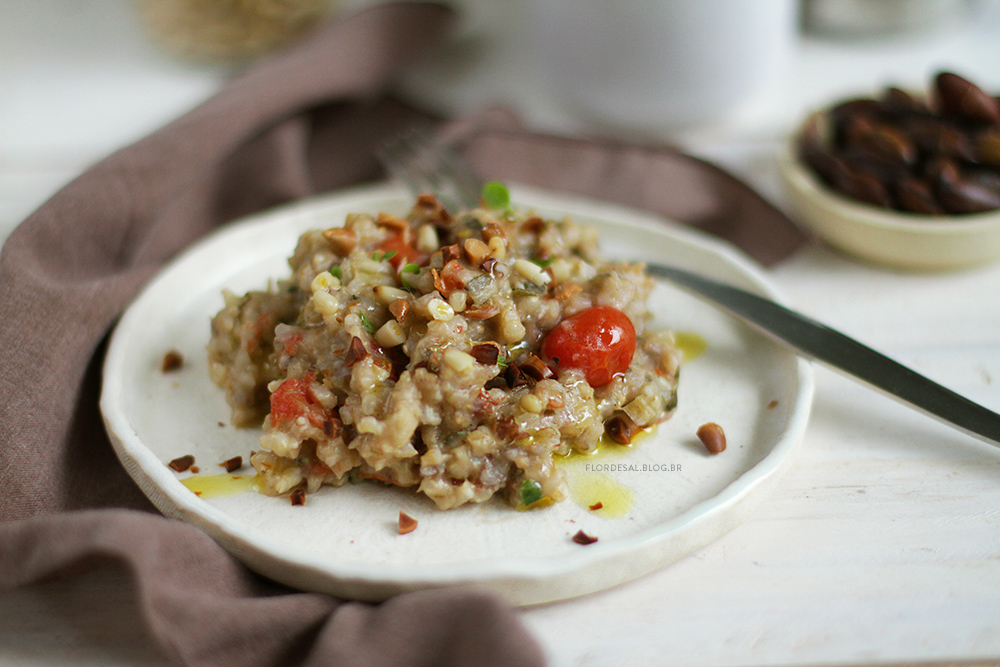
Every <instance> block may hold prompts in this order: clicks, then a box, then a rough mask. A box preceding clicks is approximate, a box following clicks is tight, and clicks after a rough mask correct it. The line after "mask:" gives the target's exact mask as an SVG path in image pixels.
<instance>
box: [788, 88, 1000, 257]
mask: <svg viewBox="0 0 1000 667" xmlns="http://www.w3.org/2000/svg"><path fill="white" fill-rule="evenodd" d="M779 166H780V169H781V174H782V177H783V179H784V182H785V186H786V191H787V193H788V197H789V203H790V204H791V206H792V207H793V208H794V209H795V211H796V213H797V214H798V217H799V219H800V221H801V222H802V223H803V224H805V225H807V226H808V227H810V228H811V229H812V230H813V231H815V232H816V233H817V235H819V236H820V237H822V238H824V239H825V240H826V241H828V242H829V243H830V244H831V245H833V246H835V247H837V248H839V249H841V250H843V251H846V252H848V253H849V254H852V255H855V256H857V257H860V258H862V259H865V260H868V261H872V262H876V263H879V264H887V265H890V266H895V267H899V268H907V269H919V270H939V269H954V268H960V267H964V266H971V265H975V264H980V263H984V262H987V261H991V260H995V259H997V258H1000V100H998V99H997V98H996V97H993V96H991V95H988V94H987V93H985V92H983V90H982V89H981V88H979V87H978V86H976V85H975V84H973V83H971V82H970V81H968V80H967V79H964V78H962V77H960V76H958V75H956V74H953V73H950V72H942V73H939V74H938V75H937V76H936V77H935V79H934V86H933V88H932V90H931V91H930V92H929V93H928V94H927V95H926V96H919V95H913V94H910V93H907V92H906V91H904V90H902V89H900V88H895V87H889V88H886V89H885V90H883V91H882V92H881V93H880V94H879V95H877V96H874V97H859V98H855V99H851V100H847V101H843V102H840V103H837V104H834V105H832V106H830V107H829V108H827V109H823V110H821V111H818V112H815V113H813V114H811V115H810V116H809V117H808V118H807V119H806V121H805V122H804V123H803V124H802V126H801V127H800V128H799V130H798V131H797V132H796V133H795V134H794V135H793V136H792V138H791V139H790V141H789V143H788V145H787V146H786V147H785V150H784V151H783V154H782V155H781V156H780V158H779Z"/></svg>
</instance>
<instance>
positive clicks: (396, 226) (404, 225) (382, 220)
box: [375, 213, 410, 243]
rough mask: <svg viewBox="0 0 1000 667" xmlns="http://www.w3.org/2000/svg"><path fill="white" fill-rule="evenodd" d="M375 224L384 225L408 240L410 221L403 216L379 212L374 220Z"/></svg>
mask: <svg viewBox="0 0 1000 667" xmlns="http://www.w3.org/2000/svg"><path fill="white" fill-rule="evenodd" d="M375 224H377V225H378V226H379V227H385V228H386V229H389V230H391V231H393V232H395V233H397V234H402V235H403V239H404V241H406V242H407V243H408V242H409V240H410V239H409V236H410V223H409V222H408V221H406V220H404V219H403V218H399V217H396V216H395V215H392V214H391V213H379V214H378V218H376V220H375Z"/></svg>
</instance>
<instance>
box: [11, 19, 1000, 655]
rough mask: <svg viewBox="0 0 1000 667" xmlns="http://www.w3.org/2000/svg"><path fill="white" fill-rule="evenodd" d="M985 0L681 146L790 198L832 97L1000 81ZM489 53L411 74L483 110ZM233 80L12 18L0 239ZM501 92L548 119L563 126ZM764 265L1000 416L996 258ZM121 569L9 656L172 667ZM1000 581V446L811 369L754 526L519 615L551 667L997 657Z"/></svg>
mask: <svg viewBox="0 0 1000 667" xmlns="http://www.w3.org/2000/svg"><path fill="white" fill-rule="evenodd" d="M511 7H512V8H516V7H517V3H513V4H512V5H511ZM976 7H977V14H976V17H977V20H975V21H972V22H967V23H963V24H961V25H957V26H950V27H948V28H946V29H944V30H943V31H941V32H938V33H934V34H930V35H924V36H921V37H919V38H916V37H904V38H897V39H893V40H884V41H880V42H877V43H873V42H858V43H832V42H823V41H821V40H817V39H815V38H810V39H805V40H804V41H803V42H802V44H801V45H800V50H799V56H798V58H797V60H796V62H795V64H794V67H793V69H792V72H791V75H790V76H789V79H788V81H787V85H786V88H785V90H784V91H783V92H782V97H781V98H780V99H778V100H776V101H775V102H776V103H775V105H773V106H772V107H771V108H769V109H764V110H762V111H761V112H760V113H759V114H758V115H757V116H756V117H753V118H748V119H746V120H745V121H744V122H743V123H742V124H740V123H736V124H734V125H732V126H731V127H728V128H714V129H710V130H703V131H699V132H693V133H690V134H688V135H685V136H682V137H680V140H681V141H682V142H684V143H685V145H687V146H688V147H689V148H690V149H691V150H693V151H695V152H697V153H700V154H702V155H705V156H708V157H711V158H713V159H715V160H717V161H719V162H720V163H722V164H724V165H725V166H728V167H729V168H731V169H732V170H733V171H734V172H736V173H737V174H740V175H742V176H744V177H745V178H746V179H747V180H748V181H750V182H751V183H753V184H754V185H756V186H757V187H758V188H759V189H760V190H761V191H762V192H764V193H765V194H766V195H768V196H770V197H772V198H773V199H774V201H775V202H777V203H778V204H779V205H780V204H781V203H782V200H781V196H780V192H779V191H778V189H777V181H776V178H775V174H774V164H773V151H774V149H775V147H776V145H777V141H778V140H779V138H780V136H781V135H782V134H783V133H784V132H785V131H787V129H788V127H789V126H790V123H791V122H793V120H794V118H795V117H797V115H798V113H800V112H801V110H803V109H805V108H807V107H809V106H811V105H813V104H815V103H817V102H818V101H823V100H827V99H830V98H832V97H836V96H837V95H839V94H842V93H849V92H851V91H852V90H857V89H864V88H872V87H875V86H878V85H881V84H884V83H887V82H900V83H909V84H911V85H919V84H921V83H923V82H925V81H926V80H927V78H928V77H929V75H930V74H931V73H933V71H935V70H936V69H937V68H939V67H948V68H953V69H955V70H956V71H960V72H964V73H966V74H967V75H968V76H970V77H971V78H974V79H976V80H978V81H981V82H982V83H984V84H987V85H989V86H990V87H992V88H994V89H998V90H1000V47H997V44H998V43H1000V9H998V7H997V3H995V2H993V3H980V4H977V5H976ZM512 12H514V13H512V15H511V17H512V18H511V20H513V17H514V16H516V11H515V10H514V9H512ZM81 25H86V26H89V27H91V28H92V30H80V29H79V28H80V26H81ZM515 46H516V45H515ZM512 48H513V47H512ZM494 57H495V59H496V61H495V62H494V63H493V64H487V65H484V66H483V67H484V69H483V70H482V71H481V72H480V73H479V76H478V78H477V79H476V82H475V83H474V84H473V83H472V82H471V80H470V79H465V80H463V79H462V78H461V77H458V78H453V79H451V83H449V84H447V85H446V84H445V83H443V80H444V79H445V78H447V77H444V75H443V74H442V73H441V72H429V73H425V74H424V75H423V78H422V79H420V80H419V82H420V84H421V85H422V86H423V89H424V91H425V94H427V95H428V96H429V97H431V98H433V99H434V100H435V101H436V102H437V103H439V104H440V105H441V106H442V107H444V108H446V109H448V110H451V111H454V112H458V113H461V112H463V111H468V110H470V109H472V108H474V107H475V106H477V105H478V104H480V103H484V102H490V101H494V100H492V99H489V98H488V95H487V94H486V93H485V92H484V91H486V90H487V89H489V85H488V84H489V82H490V80H491V79H490V77H491V76H498V75H497V74H496V73H497V72H498V71H505V77H510V76H518V75H523V74H524V72H523V71H520V72H519V71H518V70H517V68H516V67H514V66H513V65H511V63H510V61H509V60H507V59H508V58H510V57H511V56H510V53H509V52H505V53H497V54H494ZM221 78H222V73H221V72H220V71H218V70H213V69H208V68H201V69H199V68H194V67H191V66H187V65H183V64H179V63H177V62H173V61H171V60H169V59H168V58H166V57H165V56H163V55H161V54H159V53H157V52H156V51H155V49H153V47H152V46H150V45H149V44H148V43H147V41H146V40H145V39H144V37H143V35H142V33H141V32H140V30H139V28H138V26H137V24H136V22H135V21H134V18H133V17H132V15H131V14H130V12H129V11H128V2H127V1H126V0H95V1H94V2H90V3H66V2H60V1H59V0H36V1H35V2H32V3H4V4H2V5H0V91H2V92H0V232H2V234H3V235H4V236H5V235H6V233H8V232H9V231H10V229H12V228H13V226H14V225H15V224H16V223H17V222H18V221H20V219H22V218H23V217H24V216H25V215H27V213H29V212H30V211H31V210H32V209H33V208H34V207H35V206H37V205H38V204H39V203H41V201H43V200H44V199H45V198H46V197H47V196H48V195H49V194H51V193H52V192H53V191H54V190H55V189H57V188H58V187H59V186H60V185H62V184H63V183H64V182H65V181H66V180H68V179H69V178H70V177H72V176H73V175H75V174H76V173H79V172H80V171H81V170H82V169H84V168H85V167H86V166H87V165H88V164H89V163H91V162H92V161H93V160H95V159H97V158H99V157H101V156H103V155H104V154H106V153H108V152H109V151H111V150H112V149H114V148H116V147H118V146H121V145H123V144H125V143H127V142H129V141H132V140H133V139H136V138H138V137H140V136H142V135H143V134H145V133H147V132H148V131H150V130H152V129H154V128H155V127H157V126H158V125H160V124H161V123H163V122H165V121H166V120H169V119H170V118H172V117H173V116H175V115H177V114H179V113H181V112H182V111H183V110H184V109H186V108H188V107H190V106H191V105H193V104H195V103H196V102H197V101H199V100H201V99H203V98H204V97H206V96H207V95H209V94H210V93H211V92H212V91H213V90H215V89H216V87H217V86H218V84H219V82H220V81H221ZM504 81H509V78H505V79H504ZM484 82H485V83H484ZM505 85H510V84H509V83H508V84H505ZM494 89H495V90H503V85H501V84H499V83H498V84H497V86H496V87H495V88H494ZM521 90H524V88H521ZM528 90H530V88H528ZM507 93H508V97H507V98H505V99H507V101H508V102H510V103H512V104H515V105H519V106H521V108H523V109H524V110H525V112H526V116H527V117H528V118H529V120H531V121H533V122H535V123H537V124H538V125H539V126H540V127H543V128H544V127H546V126H548V127H556V126H557V125H559V124H560V123H563V126H565V124H566V123H569V122H570V121H568V120H567V119H565V118H560V117H559V116H558V114H557V113H555V112H553V108H552V107H551V105H548V104H547V103H546V101H545V100H544V99H541V98H535V99H531V100H529V99H518V98H517V97H516V96H514V93H513V92H510V91H507ZM770 275H771V278H772V279H773V281H774V282H775V283H776V284H777V285H778V286H779V288H781V289H782V290H783V291H784V293H785V295H786V296H787V299H788V300H789V301H790V302H791V303H792V304H794V305H796V306H797V307H798V308H799V309H800V310H803V311H804V312H806V313H807V314H809V315H812V316H813V317H816V318H817V319H821V320H823V321H825V322H827V323H829V324H831V325H833V326H835V327H837V328H840V329H842V330H843V331H845V332H847V333H849V334H852V335H854V336H855V337H857V338H859V339H861V340H862V341H864V342H866V343H868V344H870V345H872V346H874V347H877V348H880V349H882V350H883V351H885V352H887V353H889V354H890V355H892V356H894V357H895V358H897V359H899V360H900V361H902V362H904V363H907V364H910V365H912V366H913V367H914V368H915V369H917V370H918V371H921V372H923V373H925V374H927V375H929V376H931V377H932V378H934V379H936V380H938V381H939V382H942V383H943V384H946V385H948V386H950V387H951V388H953V389H955V390H957V391H959V392H961V393H964V394H966V395H967V396H969V397H970V398H972V399H973V400H976V401H979V402H981V403H983V404H985V405H987V406H990V407H992V408H993V409H1000V265H994V266H990V267H983V268H979V269H974V270H968V271H962V272H957V273H946V274H907V273H900V272H894V271H889V270H884V269H879V268H873V267H868V266H864V265H862V264H859V263H857V262H855V261H853V260H850V259H848V258H846V257H843V256H841V255H839V254H837V253H835V252H833V251H831V250H829V249H827V248H826V247H824V246H822V245H819V244H815V245H813V246H810V247H808V248H806V249H805V250H803V251H802V252H800V253H799V254H798V255H797V256H795V257H794V258H793V259H792V260H790V261H788V262H786V263H784V264H782V265H781V266H780V267H778V268H776V269H774V270H773V271H771V274H770ZM123 577H124V575H123V574H122V573H116V572H101V573H95V574H91V575H87V576H85V577H83V578H81V579H79V580H76V581H74V582H71V583H66V582H53V583H51V584H47V585H46V586H45V587H43V588H42V589H41V590H36V591H34V592H32V593H30V594H29V593H24V592H15V593H13V594H10V595H7V596H5V597H0V619H2V622H0V665H2V666H7V665H91V664H93V665H152V664H161V663H162V662H163V659H162V657H160V656H159V655H158V654H157V653H156V651H155V649H153V648H152V647H151V646H150V645H149V643H148V641H147V640H146V638H145V637H143V636H142V634H141V633H140V632H137V630H136V625H135V623H134V621H133V620H132V619H131V618H130V617H129V615H128V613H127V608H128V604H127V603H128V594H127V592H126V589H125V587H124V585H123V582H124V578H123ZM998 592H1000V449H997V448H994V447H991V446H989V445H986V444H983V443H980V442H978V441H976V440H972V439H970V438H968V437H966V436H963V435H960V434H958V433H957V432H955V431H952V430H950V429H949V428H947V427H945V426H943V425H941V424H938V423H937V422H935V421H933V420H931V419H929V418H926V417H924V416H922V415H919V414H917V413H915V412H913V411H912V410H910V409H908V408H905V407H903V406H901V405H899V404H897V403H895V402H894V401H892V400H890V399H888V398H885V397H883V396H881V395H879V394H876V393H874V392H871V391H869V390H867V389H864V388H862V387H860V386H859V385H857V384H855V383H854V382H852V381H850V380H847V379H845V378H843V377H841V376H839V375H837V374H835V373H833V372H831V371H828V370H826V369H824V368H817V373H816V396H815V403H814V409H813V414H812V419H811V422H810V426H809V429H808V431H807V433H806V435H805V438H804V441H803V442H802V445H801V446H800V448H799V451H798V454H797V456H796V458H795V459H794V461H793V463H792V465H790V466H789V467H788V468H787V472H786V474H785V476H784V478H783V480H782V482H781V484H780V485H779V486H778V487H777V490H776V491H774V492H773V494H772V495H771V496H770V497H769V499H768V500H767V501H766V502H765V503H764V504H763V506H762V507H761V508H760V509H759V510H758V511H757V512H756V514H754V515H753V517H752V518H751V519H750V520H749V521H748V522H746V523H744V524H743V525H742V526H740V527H739V528H737V529H736V530H734V531H732V532H731V533H729V534H728V535H726V536H724V537H723V538H722V539H720V540H718V541H717V542H715V543H713V544H711V545H710V546H708V547H705V548H703V549H701V550H699V551H697V552H695V553H694V554H692V555H690V556H689V557H687V558H685V559H683V560H681V561H679V562H678V563H676V564H674V565H673V566H671V567H668V568H666V569H664V570H661V571H659V572H657V573H654V574H652V575H649V576H647V577H645V578H643V579H640V580H638V581H636V582H633V583H630V584H628V585H625V586H622V587H620V588H618V589H615V590H610V591H606V592H604V593H600V594H596V595H592V596H589V597H586V598H582V599H577V600H571V601H568V602H562V603H558V604H552V605H547V606H542V607H537V608H532V609H528V610H525V611H523V612H522V618H523V620H524V622H525V624H526V625H527V626H528V628H529V629H530V630H531V631H532V632H533V633H534V634H535V635H536V636H537V637H538V638H539V640H540V641H541V642H542V644H543V646H544V647H545V649H546V651H547V652H548V654H549V656H550V659H551V663H552V664H553V665H555V666H569V665H587V666H595V667H596V666H611V665H646V664H667V663H669V664H685V665H777V664H796V665H820V664H822V665H830V664H858V663H866V664H871V663H902V662H906V663H917V662H929V661H941V662H951V661H968V662H974V661H983V662H986V661H988V660H989V659H992V660H993V661H1000V595H998ZM95 600H100V601H101V605H100V608H99V610H98V611H96V612H95V607H96V606H97V605H95Z"/></svg>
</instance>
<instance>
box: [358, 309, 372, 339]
mask: <svg viewBox="0 0 1000 667" xmlns="http://www.w3.org/2000/svg"><path fill="white" fill-rule="evenodd" d="M358 317H360V318H361V326H362V327H364V329H365V331H367V332H368V333H370V334H373V333H375V325H374V324H372V321H371V320H369V319H368V317H367V316H366V315H365V314H364V313H358Z"/></svg>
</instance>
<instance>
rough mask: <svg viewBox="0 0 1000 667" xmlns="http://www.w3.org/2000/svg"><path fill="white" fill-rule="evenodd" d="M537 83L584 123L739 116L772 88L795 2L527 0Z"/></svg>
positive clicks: (642, 123)
mask: <svg viewBox="0 0 1000 667" xmlns="http://www.w3.org/2000/svg"><path fill="white" fill-rule="evenodd" d="M529 5H530V9H529V12H530V13H529V29H530V30H532V43H533V46H534V48H535V49H536V52H535V58H536V62H537V65H538V69H539V72H540V73H541V75H542V76H543V77H544V83H543V85H544V88H545V90H546V91H547V93H548V94H550V95H552V96H553V97H554V99H556V100H559V101H561V102H562V103H563V104H564V105H565V106H566V107H567V110H568V111H571V112H574V113H576V114H578V115H580V116H581V117H583V118H584V119H586V120H589V121H593V122H597V123H600V124H606V125H611V126H615V127H619V128H626V129H634V130H652V131H658V130H666V131H670V130H672V129H678V128H684V127H688V126H693V125H702V124H705V123H709V122H713V121H718V120H722V119H726V118H728V117H732V116H734V115H735V114H738V113H739V112H740V111H741V109H742V108H743V107H745V106H746V105H748V104H752V103H754V102H755V96H759V95H764V94H767V93H768V92H770V91H771V90H773V89H775V88H777V86H778V84H779V83H780V79H781V77H782V76H783V74H784V72H785V70H786V68H787V65H788V63H789V61H790V59H791V55H792V51H793V48H794V43H795V38H796V35H797V27H798V26H797V19H798V12H797V5H798V3H797V2H796V1H795V0H618V1H613V0H530V2H529Z"/></svg>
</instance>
